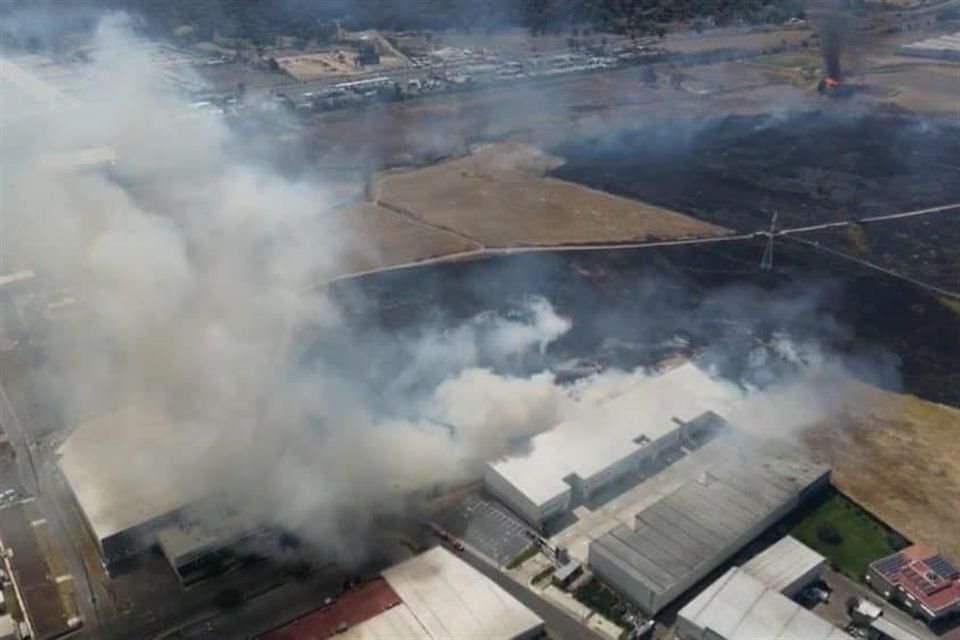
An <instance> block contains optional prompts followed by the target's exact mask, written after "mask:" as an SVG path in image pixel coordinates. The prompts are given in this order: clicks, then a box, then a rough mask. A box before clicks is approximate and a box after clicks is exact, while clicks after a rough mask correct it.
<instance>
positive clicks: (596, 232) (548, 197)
mask: <svg viewBox="0 0 960 640" xmlns="http://www.w3.org/2000/svg"><path fill="white" fill-rule="evenodd" d="M559 162H560V161H559V159H558V158H555V157H553V156H549V155H547V154H544V153H542V152H540V151H539V150H537V149H535V148H533V147H528V146H526V145H520V144H500V145H491V146H487V147H484V148H482V149H479V150H477V151H476V152H474V153H473V154H471V155H469V156H466V157H463V158H460V159H457V160H452V161H449V162H444V163H441V164H438V165H435V166H432V167H427V168H424V169H417V170H413V171H407V172H388V173H386V174H383V175H381V176H380V177H379V178H377V179H375V181H374V186H373V193H374V198H375V200H376V202H378V203H381V204H382V205H385V206H387V207H389V208H391V209H394V210H398V211H404V212H406V213H408V214H409V215H410V216H411V217H413V218H415V219H416V220H419V221H422V222H423V223H426V224H428V225H431V226H433V227H435V228H438V229H446V230H449V231H454V232H456V233H458V234H461V235H462V236H465V237H467V238H470V239H472V240H475V241H476V242H478V243H480V244H482V245H483V246H486V247H510V246H524V245H562V244H575V243H601V242H626V241H644V240H655V239H677V238H695V237H709V236H716V235H723V234H725V233H727V230H726V229H724V228H722V227H720V226H718V225H713V224H708V223H705V222H700V221H698V220H695V219H693V218H690V217H688V216H685V215H682V214H678V213H675V212H673V211H668V210H666V209H663V208H660V207H656V206H651V205H647V204H644V203H642V202H636V201H632V200H628V199H626V198H621V197H617V196H613V195H609V194H607V193H603V192H601V191H596V190H594V189H590V188H587V187H583V186H580V185H576V184H572V183H569V182H565V181H563V180H556V179H551V178H544V177H543V173H544V172H545V171H546V170H548V169H549V168H551V167H554V166H557V165H558V164H559Z"/></svg>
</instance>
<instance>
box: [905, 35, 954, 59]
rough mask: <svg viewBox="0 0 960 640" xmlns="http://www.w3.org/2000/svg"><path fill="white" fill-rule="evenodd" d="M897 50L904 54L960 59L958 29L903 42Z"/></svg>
mask: <svg viewBox="0 0 960 640" xmlns="http://www.w3.org/2000/svg"><path fill="white" fill-rule="evenodd" d="M897 52H898V53H900V54H901V55H905V56H917V57H921V58H934V59H937V60H960V31H958V32H957V33H951V34H948V35H944V36H938V37H936V38H927V39H926V40H920V41H919V42H911V43H910V44H904V45H901V46H900V47H899V48H898V49H897Z"/></svg>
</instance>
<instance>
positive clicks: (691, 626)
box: [676, 567, 851, 640]
mask: <svg viewBox="0 0 960 640" xmlns="http://www.w3.org/2000/svg"><path fill="white" fill-rule="evenodd" d="M676 630H677V634H678V635H679V636H680V637H681V638H682V639H683V640H734V639H735V640H787V639H794V638H803V640H850V639H851V636H849V635H847V634H846V633H845V632H843V631H841V630H840V629H838V628H837V627H835V626H833V625H832V624H830V623H829V622H827V621H826V620H824V619H822V618H820V617H819V616H817V615H816V614H814V613H811V612H810V611H807V610H806V609H804V608H803V607H802V606H800V605H799V604H797V603H796V602H794V601H792V600H790V599H789V598H787V597H786V596H784V595H783V594H781V593H779V592H778V591H777V590H776V589H772V588H770V587H768V586H767V585H765V584H763V583H762V582H760V581H759V580H757V579H756V578H754V577H753V576H751V575H750V574H748V573H747V572H746V571H743V570H742V569H739V568H737V567H733V568H731V569H730V570H729V571H727V572H726V573H725V574H723V576H721V577H720V578H719V579H718V580H717V581H716V582H714V583H713V584H711V585H710V586H709V587H707V588H706V589H704V590H703V592H702V593H700V594H699V595H698V596H697V597H696V598H694V599H693V600H692V601H691V602H690V603H689V604H687V605H686V606H685V607H683V609H681V610H680V613H679V615H678V616H677V627H676Z"/></svg>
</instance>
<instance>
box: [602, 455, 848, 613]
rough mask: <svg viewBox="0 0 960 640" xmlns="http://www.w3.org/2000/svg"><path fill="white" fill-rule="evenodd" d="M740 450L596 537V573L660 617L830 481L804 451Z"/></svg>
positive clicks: (825, 469) (825, 470)
mask: <svg viewBox="0 0 960 640" xmlns="http://www.w3.org/2000/svg"><path fill="white" fill-rule="evenodd" d="M741 452H742V453H743V456H742V457H740V458H738V459H737V458H735V459H732V460H725V461H723V462H721V463H718V464H716V465H713V466H711V467H709V469H708V470H707V471H706V472H704V473H703V474H702V475H701V476H700V477H699V478H697V479H693V480H689V481H687V482H686V483H685V484H683V485H681V486H680V487H679V488H678V489H676V490H674V491H673V492H671V493H669V494H667V495H666V496H664V497H662V498H661V499H659V500H658V501H656V502H654V503H653V504H652V505H650V506H649V507H647V508H646V509H644V510H642V511H640V512H639V513H637V514H636V516H635V518H634V521H633V524H632V526H630V525H629V524H620V525H619V526H616V527H615V528H613V529H612V530H610V531H609V532H607V533H606V534H604V535H601V536H599V537H598V538H596V539H594V540H593V541H592V542H591V543H590V546H589V551H588V562H589V564H590V567H591V568H592V569H593V572H594V573H595V574H596V575H597V576H599V577H600V578H601V579H603V580H604V581H605V582H606V583H607V584H609V585H610V586H612V587H614V588H615V589H617V590H618V591H620V592H621V593H622V594H623V595H624V596H626V597H627V598H629V599H630V600H631V601H633V602H634V603H635V604H636V605H637V606H639V607H640V608H641V609H642V610H643V611H644V612H645V613H647V614H648V615H654V614H656V613H657V612H658V611H660V610H661V609H663V608H664V607H665V606H666V605H668V604H669V603H670V602H672V601H673V600H674V599H675V598H676V597H677V596H679V595H680V594H682V593H683V592H684V591H686V590H687V589H689V588H690V587H691V586H693V585H694V584H695V583H696V582H697V581H699V580H700V579H702V578H703V577H704V576H706V575H707V574H708V573H709V572H711V571H713V570H714V569H716V568H717V567H718V566H720V564H721V563H722V562H724V561H726V560H727V559H728V558H730V557H731V556H732V555H733V554H734V553H736V552H737V551H739V550H740V549H741V548H742V547H743V546H744V545H746V544H747V543H748V542H750V541H751V540H753V539H754V538H755V537H757V536H758V535H759V534H760V533H761V532H763V531H764V530H765V529H767V528H768V527H769V526H770V525H772V524H774V523H775V522H776V521H777V520H779V519H780V518H782V517H783V516H785V515H786V514H787V513H788V512H790V511H791V510H792V509H793V508H794V507H796V506H797V505H798V504H800V503H801V502H803V501H804V500H805V499H806V498H807V497H808V496H809V495H811V494H812V493H814V492H816V491H817V490H818V489H820V488H822V487H824V486H826V485H827V483H828V482H829V477H830V468H829V467H828V466H826V465H823V464H818V463H814V462H812V461H810V460H807V459H806V458H804V457H803V456H802V455H800V454H791V455H790V456H787V455H784V454H777V455H772V454H771V455H768V454H765V453H763V452H761V451H750V452H743V451H741ZM747 575H749V574H747Z"/></svg>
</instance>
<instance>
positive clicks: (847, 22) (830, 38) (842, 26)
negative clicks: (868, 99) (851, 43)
mask: <svg viewBox="0 0 960 640" xmlns="http://www.w3.org/2000/svg"><path fill="white" fill-rule="evenodd" d="M845 4H846V3H844V2H837V1H836V0H812V2H811V5H810V16H811V20H812V21H813V24H814V26H815V27H816V30H817V35H818V36H819V38H820V52H821V54H822V55H823V71H824V73H825V74H826V75H827V76H828V77H830V78H833V79H835V80H840V79H842V77H843V73H842V72H843V70H842V65H841V55H842V54H843V52H844V46H845V45H846V44H847V41H848V40H849V37H850V34H851V31H852V29H853V18H852V15H851V13H850V11H849V9H848V8H847V7H846V6H845Z"/></svg>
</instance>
